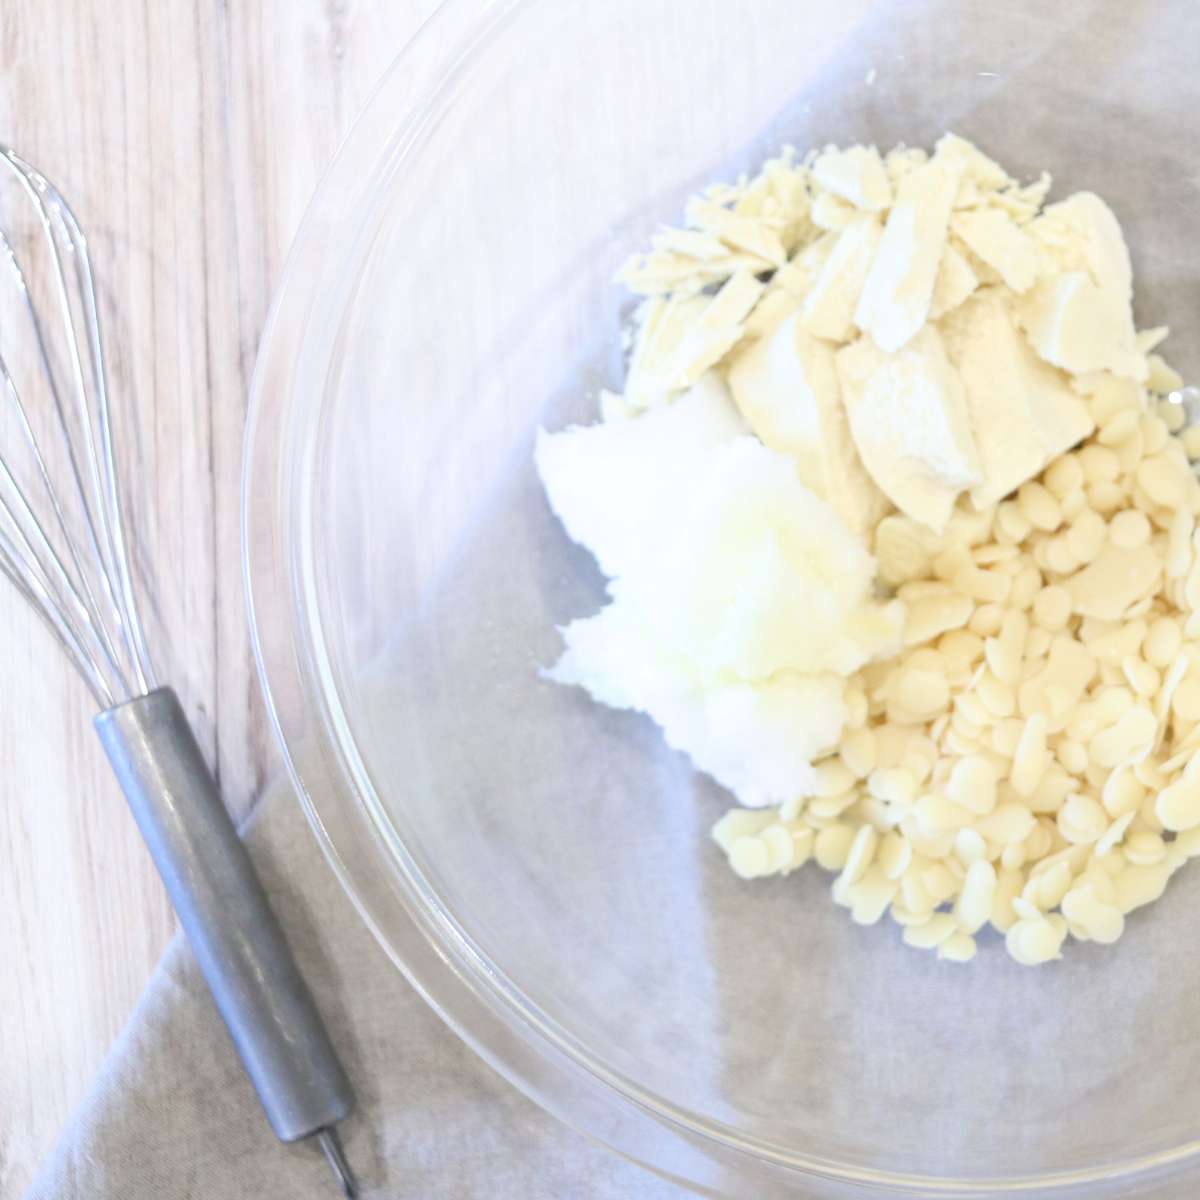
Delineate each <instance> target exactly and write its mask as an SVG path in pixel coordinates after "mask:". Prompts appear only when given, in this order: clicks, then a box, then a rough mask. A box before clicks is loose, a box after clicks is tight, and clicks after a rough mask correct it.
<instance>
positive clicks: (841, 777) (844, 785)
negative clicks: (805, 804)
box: [813, 758, 854, 797]
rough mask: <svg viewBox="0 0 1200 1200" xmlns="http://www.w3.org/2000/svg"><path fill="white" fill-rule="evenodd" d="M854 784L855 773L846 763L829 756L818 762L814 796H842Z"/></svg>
mask: <svg viewBox="0 0 1200 1200" xmlns="http://www.w3.org/2000/svg"><path fill="white" fill-rule="evenodd" d="M853 786H854V774H853V772H851V770H850V768H849V767H847V766H846V764H845V763H843V762H840V761H839V760H838V759H836V758H827V759H826V760H825V761H824V762H822V763H818V764H817V769H816V782H815V783H814V785H813V795H814V796H821V797H825V796H840V795H842V794H843V793H844V792H847V791H849V790H850V789H851V788H852V787H853Z"/></svg>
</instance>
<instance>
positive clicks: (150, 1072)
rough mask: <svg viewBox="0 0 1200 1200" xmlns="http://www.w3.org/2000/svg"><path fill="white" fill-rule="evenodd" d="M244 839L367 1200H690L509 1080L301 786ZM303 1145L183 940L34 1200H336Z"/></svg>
mask: <svg viewBox="0 0 1200 1200" xmlns="http://www.w3.org/2000/svg"><path fill="white" fill-rule="evenodd" d="M246 841H247V844H248V845H249V848H250V852H251V855H252V856H253V858H254V860H255V863H256V865H257V867H258V869H259V872H260V874H261V876H262V880H263V884H264V886H265V887H266V889H267V891H268V892H269V894H270V896H271V900H272V903H273V904H274V905H275V909H276V911H277V913H278V914H279V917H280V920H281V921H282V923H283V925H284V928H285V930H286V933H287V937H288V940H289V942H290V943H291V946H292V948H293V950H294V951H295V954H296V957H297V959H298V961H299V963H300V967H301V970H302V971H303V972H304V975H305V977H306V978H307V979H308V981H309V984H310V986H311V987H312V989H313V991H314V993H315V995H316V998H317V1002H318V1004H319V1006H320V1009H321V1012H322V1013H323V1014H324V1016H325V1019H326V1021H327V1022H328V1024H329V1026H330V1031H331V1034H332V1036H333V1040H334V1042H335V1043H336V1045H337V1048H338V1051H339V1053H340V1054H341V1055H342V1057H343V1061H344V1062H345V1064H346V1067H347V1070H348V1071H349V1073H350V1076H351V1079H352V1081H353V1083H354V1087H355V1090H356V1093H357V1096H358V1108H357V1111H356V1112H355V1114H354V1115H353V1116H352V1117H351V1119H350V1120H349V1121H347V1122H345V1123H344V1125H343V1126H342V1136H343V1138H344V1140H345V1143H346V1151H347V1155H348V1157H349V1159H350V1161H351V1162H352V1163H353V1165H354V1167H355V1169H356V1171H357V1173H358V1175H359V1180H360V1184H361V1187H362V1195H363V1197H364V1198H366V1200H370V1198H376V1200H382V1198H384V1197H387V1198H388V1200H393V1198H398V1200H408V1198H410V1197H412V1198H417V1197H420V1198H421V1200H433V1198H437V1200H460V1198H461V1200H474V1198H475V1197H487V1198H489V1200H496V1198H501V1197H513V1198H519V1200H564V1198H566V1197H596V1198H597V1200H607V1198H609V1197H612V1198H614V1200H616V1198H618V1197H619V1198H620V1200H680V1198H681V1197H683V1196H685V1194H686V1193H685V1192H683V1191H682V1190H681V1189H679V1188H678V1187H675V1186H674V1185H672V1184H669V1183H666V1182H663V1181H662V1180H659V1179H657V1178H655V1177H654V1176H652V1175H650V1174H649V1173H647V1172H645V1171H642V1170H641V1169H640V1168H638V1167H635V1166H633V1165H632V1164H630V1163H627V1162H625V1161H624V1160H623V1159H621V1158H619V1157H618V1156H617V1155H615V1154H612V1153H610V1152H609V1151H607V1150H605V1149H604V1148H603V1147H601V1146H598V1145H596V1144H594V1143H592V1142H591V1141H589V1140H588V1139H586V1138H584V1137H583V1136H582V1135H580V1134H577V1133H575V1132H574V1131H573V1130H571V1129H568V1128H567V1127H566V1126H564V1125H562V1124H560V1123H559V1122H558V1121H556V1120H555V1119H554V1118H553V1117H551V1116H549V1115H548V1114H547V1113H545V1112H543V1111H542V1110H541V1109H539V1108H538V1107H537V1106H535V1105H534V1104H533V1103H532V1102H531V1101H529V1100H527V1099H526V1098H525V1097H524V1096H523V1095H521V1094H520V1093H519V1092H517V1091H516V1089H514V1088H513V1087H512V1086H510V1085H509V1084H508V1083H507V1082H506V1081H505V1080H503V1079H502V1078H500V1077H499V1076H498V1075H496V1074H495V1073H494V1072H493V1071H492V1070H491V1068H489V1067H488V1066H486V1065H485V1064H484V1063H483V1062H482V1061H481V1060H480V1059H478V1058H477V1057H476V1056H475V1055H474V1053H473V1052H472V1051H471V1050H469V1049H468V1048H467V1047H466V1046H465V1045H464V1044H463V1043H462V1042H461V1041H460V1040H459V1039H458V1038H457V1037H456V1036H455V1035H454V1034H453V1033H452V1032H451V1031H450V1030H449V1029H447V1028H446V1026H444V1025H443V1024H442V1022H441V1020H440V1019H439V1018H438V1017H437V1016H436V1015H435V1014H434V1012H433V1011H432V1010H431V1009H430V1008H428V1006H427V1005H426V1004H425V1003H424V1001H423V1000H421V998H420V997H419V996H418V995H417V994H416V993H415V992H414V991H413V990H412V988H411V987H410V986H409V985H408V983H407V982H406V980H405V979H404V977H403V976H402V975H401V974H400V973H399V971H397V970H396V968H395V967H394V966H393V964H392V963H391V962H390V960H389V959H388V958H387V956H386V955H385V954H384V953H383V951H382V950H381V949H380V947H379V946H378V945H377V944H376V943H375V941H374V939H373V938H372V937H371V935H370V933H369V932H368V931H367V929H366V927H365V926H364V925H363V923H362V921H361V920H360V919H359V917H358V914H357V913H356V911H355V910H354V907H353V905H352V904H351V903H350V901H349V900H348V898H347V897H346V896H345V895H344V894H343V893H342V891H341V889H340V887H339V885H338V883H337V880H336V879H335V877H334V874H333V872H332V871H331V870H330V869H329V868H328V866H327V865H326V863H325V861H324V859H323V857H322V854H321V851H320V848H319V846H318V845H317V843H316V840H315V838H314V837H313V836H312V834H311V832H310V831H309V829H308V826H307V824H306V822H305V819H304V815H303V812H302V811H301V808H300V805H299V804H298V802H297V801H296V799H295V796H294V794H293V793H292V790H291V787H290V784H288V783H286V782H281V783H277V784H276V785H275V786H274V787H273V788H271V789H270V790H269V791H268V793H267V795H266V796H265V797H264V798H263V800H262V803H261V804H260V806H259V809H258V811H257V813H256V814H255V816H254V818H253V820H252V822H251V824H250V827H249V828H248V830H247V831H246ZM338 1194H339V1193H338V1191H337V1188H336V1185H335V1184H334V1182H333V1178H332V1175H331V1174H330V1171H329V1168H328V1166H327V1165H326V1164H325V1162H324V1160H323V1159H322V1158H321V1156H320V1154H319V1153H318V1152H317V1150H316V1149H315V1148H314V1147H312V1146H308V1145H297V1146H282V1145H280V1144H279V1143H278V1142H277V1141H276V1140H275V1138H274V1136H273V1135H272V1133H271V1130H270V1127H269V1126H268V1124H267V1121H266V1118H265V1116H264V1115H263V1113H262V1110H261V1109H260V1108H259V1105H258V1101H257V1099H256V1097H255V1095H254V1092H253V1089H252V1088H251V1086H250V1084H249V1082H248V1081H247V1080H246V1077H245V1075H244V1074H243V1073H242V1069H241V1066H240V1064H239V1062H238V1059H237V1055H236V1054H235V1052H234V1049H233V1046H232V1043H231V1042H230V1041H229V1037H228V1035H227V1033H226V1032H225V1028H224V1026H223V1025H222V1023H221V1020H220V1018H219V1016H218V1015H217V1012H216V1009H215V1008H214V1007H213V1004H212V1001H211V1000H210V998H209V996H208V992H207V990H206V989H205V986H204V981H203V979H202V978H201V976H200V973H199V970H198V968H197V967H196V964H195V962H194V960H193V959H192V956H191V952H190V951H189V949H188V946H187V943H186V942H185V941H184V940H183V938H182V935H177V936H176V938H175V940H174V941H173V942H172V943H171V945H170V947H169V948H168V950H167V952H166V954H165V955H164V956H163V959H162V962H161V963H160V964H159V966H158V968H157V970H156V971H155V973H154V976H153V977H152V979H151V981H150V983H149V985H148V986H147V988H146V991H145V993H144V994H143V996H142V998H141V1000H140V1002H139V1003H138V1006H137V1008H136V1009H135V1011H134V1013H133V1015H132V1017H131V1018H130V1021H129V1023H128V1025H127V1026H126V1028H125V1030H124V1031H123V1033H122V1034H121V1036H120V1038H119V1039H118V1041H117V1043H116V1045H115V1046H114V1047H113V1049H112V1051H111V1053H110V1054H109V1057H108V1059H107V1061H106V1063H105V1065H104V1067H103V1068H102V1070H101V1072H100V1074H99V1076H98V1078H97V1079H96V1082H95V1084H94V1085H93V1087H92V1089H91V1092H90V1093H89V1096H88V1098H87V1099H86V1100H85V1102H84V1103H83V1105H82V1107H81V1108H80V1110H79V1112H78V1113H77V1114H76V1115H75V1116H74V1118H73V1119H72V1120H71V1122H70V1123H69V1125H68V1126H67V1128H66V1129H65V1130H64V1132H63V1134H62V1136H61V1139H60V1141H59V1143H58V1146H57V1147H56V1148H55V1150H54V1151H53V1153H52V1154H51V1156H50V1158H49V1159H48V1160H47V1162H46V1163H45V1164H44V1166H43V1168H42V1170H41V1172H40V1173H39V1175H38V1177H37V1179H36V1180H35V1181H34V1183H33V1185H32V1187H31V1189H30V1190H29V1192H28V1193H27V1197H26V1200H201V1198H203V1200H235V1198H236V1200H247V1198H251V1197H252V1198H254V1200H275V1198H276V1197H278V1198H280V1200H284V1198H286V1200H305V1198H307V1197H312V1198H313V1200H334V1197H336V1196H337V1195H338Z"/></svg>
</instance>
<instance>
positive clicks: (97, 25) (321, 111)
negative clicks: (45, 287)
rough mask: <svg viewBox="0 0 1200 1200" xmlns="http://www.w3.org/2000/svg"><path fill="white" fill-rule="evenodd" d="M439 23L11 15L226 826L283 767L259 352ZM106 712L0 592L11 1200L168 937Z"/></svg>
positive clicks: (168, 672)
mask: <svg viewBox="0 0 1200 1200" xmlns="http://www.w3.org/2000/svg"><path fill="white" fill-rule="evenodd" d="M435 7H436V2H435V0H245V2H241V3H232V4H231V3H229V2H228V0H106V2H105V3H80V2H79V0H3V3H2V4H0V141H3V142H6V143H8V144H10V145H12V146H14V147H15V148H16V149H18V150H19V151H20V152H21V153H22V154H23V155H24V156H26V157H27V158H29V159H30V160H32V161H33V162H34V163H35V164H37V165H38V166H40V167H41V168H42V169H43V170H44V171H45V172H46V173H47V174H48V175H49V176H50V177H51V178H52V179H54V180H55V181H56V182H57V183H58V184H59V186H60V187H61V188H62V190H63V191H64V192H65V193H66V195H67V197H68V198H69V199H70V200H71V201H72V203H73V206H74V207H75V209H76V212H77V214H78V215H79V217H80V218H81V221H82V223H83V225H84V227H85V229H86V231H87V232H88V233H89V236H90V241H91V244H92V247H93V254H94V257H95V259H96V263H97V268H98V272H99V276H100V283H101V287H102V291H103V300H104V304H105V310H106V311H105V315H106V317H107V327H106V333H107V338H108V350H109V355H110V369H111V374H112V383H113V386H114V390H115V391H116V392H117V393H119V394H120V395H121V396H122V397H123V398H125V399H126V400H127V401H129V402H130V403H131V404H132V406H133V407H134V408H135V409H136V412H137V419H138V421H139V422H140V430H141V432H140V444H139V445H137V446H135V447H134V452H133V453H131V454H129V455H127V458H131V459H132V460H133V461H132V462H127V464H126V465H127V467H129V468H130V469H131V470H132V471H133V472H134V473H135V483H134V496H135V500H136V501H137V503H138V511H137V513H136V514H135V523H136V524H137V526H138V529H139V540H140V543H141V553H142V555H143V556H144V557H145V558H146V559H148V560H149V561H150V562H151V563H153V564H154V570H155V574H156V581H157V588H156V591H157V606H156V607H157V611H156V612H155V613H154V614H153V616H152V618H151V632H152V634H153V635H154V642H155V648H156V649H157V659H158V662H159V665H160V669H161V670H162V673H163V674H164V675H165V676H167V677H168V678H169V679H170V680H171V681H172V682H173V683H174V685H175V687H176V688H177V690H178V691H179V692H180V694H181V696H182V698H183V700H184V703H185V705H186V707H187V708H188V710H189V712H190V713H191V714H192V715H193V716H194V717H195V718H196V721H197V725H198V728H199V730H200V733H201V737H202V741H203V742H204V744H205V747H206V749H207V750H208V752H209V754H210V757H211V759H212V761H213V762H214V763H215V764H216V766H217V770H218V772H219V776H220V782H221V784H222V787H223V789H224V791H225V795H226V797H227V799H228V801H229V802H230V804H231V806H233V807H235V808H236V809H237V810H238V811H239V812H244V811H245V809H246V807H247V806H248V804H249V803H250V802H251V800H252V799H253V797H254V796H255V795H256V794H257V793H258V791H259V790H260V788H261V786H262V784H263V782H264V780H265V778H266V777H267V776H268V775H269V774H270V773H271V772H272V771H273V770H275V769H276V766H277V756H276V753H275V751H274V748H273V746H272V745H271V742H270V737H269V733H268V730H267V727H266V722H265V718H264V713H263V706H262V703H261V700H260V698H259V695H258V685H257V681H256V679H255V678H254V675H253V670H252V664H251V659H250V650H249V643H248V638H247V633H246V628H245V618H244V609H243V603H242V580H241V570H240V565H239V535H238V477H239V472H240V468H241V454H242V426H243V421H244V417H245V412H246V401H247V391H248V387H249V380H250V374H251V371H252V369H253V365H254V357H255V352H256V349H257V346H258V339H259V333H260V331H261V329H262V325H263V320H264V317H265V315H266V312H267V307H268V304H269V302H270V297H271V293H272V290H273V288H274V286H275V283H276V281H277V280H278V277H279V274H280V269H281V266H282V263H283V259H284V255H285V253H286V251H287V247H288V244H289V242H290V241H291V239H292V236H293V234H294V232H295V229H296V226H297V224H298V222H299V219H300V217H301V215H302V213H303V210H304V206H305V204H306V202H307V199H308V197H309V195H310V193H311V191H312V189H313V187H314V186H315V184H316V182H317V180H318V178H319V177H320V174H321V172H322V171H323V169H324V167H325V166H326V164H327V163H328V161H329V159H330V157H331V156H332V154H333V152H334V150H335V149H336V146H337V143H338V141H339V139H340V138H341V136H342V135H343V134H344V132H345V131H346V129H347V128H348V126H349V124H350V122H351V120H352V119H353V116H354V114H355V112H356V111H357V109H358V107H359V105H360V104H361V103H362V102H363V100H364V99H365V98H366V96H367V95H368V94H369V92H370V90H371V89H372V87H373V86H374V83H375V81H376V80H377V78H378V77H379V75H380V74H381V73H382V72H383V70H384V69H385V68H386V66H387V65H388V63H389V62H390V61H391V59H392V58H393V57H394V56H395V54H396V53H397V52H398V51H399V50H400V49H401V48H402V47H403V45H404V43H405V42H406V41H407V40H408V38H409V37H410V36H411V35H412V33H413V32H414V31H415V29H416V28H417V26H418V25H419V23H420V22H421V21H422V20H423V19H424V18H425V17H426V16H427V15H428V14H429V13H430V12H431V11H432V10H433V9H434V8H435ZM91 716H92V705H91V703H90V699H89V696H88V694H87V693H86V691H85V689H84V688H83V686H82V685H81V684H79V683H78V682H77V681H76V680H75V679H74V677H73V676H72V675H71V674H70V672H69V670H68V668H67V667H66V666H65V665H64V664H63V662H62V661H61V660H60V658H59V656H58V653H57V651H56V649H55V647H54V645H53V644H52V643H51V641H50V640H49V638H48V637H47V635H46V634H45V633H44V631H43V630H42V628H41V626H40V625H39V624H38V623H37V622H36V621H35V619H34V618H32V617H31V616H30V615H29V614H28V613H27V612H26V611H25V610H24V609H23V607H22V606H21V604H20V602H19V601H18V600H17V599H16V598H15V597H14V596H13V595H12V594H11V593H10V591H9V590H8V589H7V588H6V587H5V588H0V1197H4V1198H6V1200H7V1198H10V1197H17V1196H19V1195H20V1194H21V1193H22V1192H23V1191H24V1189H25V1186H26V1185H27V1183H28V1182H29V1180H30V1178H31V1176H32V1174H33V1172H34V1170H35V1169H36V1166H37V1164H38V1162H39V1161H40V1160H41V1158H42V1157H43V1156H44V1155H45V1153H46V1152H47V1150H48V1149H49V1147H50V1145H51V1144H52V1142H53V1140H54V1138H55V1135H56V1133H57V1131H58V1130H59V1128H60V1127H61V1125H62V1123H63V1122H64V1120H65V1119H66V1118H67V1116H68V1115H69V1113H70V1112H71V1110H72V1108H73V1107H74V1106H75V1105H76V1104H77V1103H78V1101H79V1100H80V1099H81V1097H82V1096H83V1095H84V1093H85V1091H86V1089H87V1085H88V1081H89V1079H90V1078H91V1076H92V1074H93V1073H94V1072H95V1070H96V1068H97V1067H98V1066H99V1064H100V1062H101V1060H102V1058H103V1056H104V1054H105V1051H106V1050H107V1048H108V1046H109V1044H110V1043H111V1041H112V1039H113V1037H114V1036H115V1035H116V1033H117V1032H118V1031H119V1029H120V1028H121V1026H122V1024H123V1023H124V1021H125V1020H126V1018H127V1017H128V1015H129V1012H130V1010H131V1008H132V1006H133V1004H134V1002H135V1000H136V998H137V996H138V993H139V992H140V990H141V988H142V986H143V984H144V982H145V980H146V978H147V976H148V974H149V972H150V971H151V969H152V967H153V965H154V962H155V960H156V959H157V957H158V955H159V953H160V951H161V950H162V948H163V946H164V944H165V942H166V941H167V939H168V937H169V936H170V933H171V930H172V926H173V921H172V916H171V912H170V910H169V907H168V905H167V903H166V901H165V899H164V896H163V893H162V890H161V887H160V885H159V882H158V879H157V877H156V875H155V873H154V869H153V867H152V865H151V863H150V861H149V858H148V856H147V855H146V853H145V851H144V849H143V847H142V845H141V843H140V841H139V839H138V835H137V831H136V829H135V828H134V825H133V822H132V820H131V818H130V817H129V815H128V814H127V812H126V810H125V808H124V804H123V801H122V799H121V796H120V794H119V792H118V790H117V788H116V786H115V784H114V783H113V781H112V779H111V777H110V776H109V774H108V771H107V767H106V765H105V764H104V762H103V759H102V756H101V752H100V747H99V745H98V743H97V742H96V740H95V738H94V735H93V734H92V731H91V727H90V720H91Z"/></svg>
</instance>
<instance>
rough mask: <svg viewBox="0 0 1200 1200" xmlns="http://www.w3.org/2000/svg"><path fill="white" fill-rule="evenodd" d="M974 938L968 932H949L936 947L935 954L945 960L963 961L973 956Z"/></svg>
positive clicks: (969, 959) (968, 960)
mask: <svg viewBox="0 0 1200 1200" xmlns="http://www.w3.org/2000/svg"><path fill="white" fill-rule="evenodd" d="M975 950H976V943H975V939H974V938H973V937H972V936H971V935H970V934H969V933H954V934H951V935H950V936H949V937H948V938H947V939H946V940H945V941H944V942H941V943H940V944H939V945H938V948H937V956H938V958H940V959H943V960H944V961H945V962H955V963H965V962H970V961H971V959H973V958H974V957H975Z"/></svg>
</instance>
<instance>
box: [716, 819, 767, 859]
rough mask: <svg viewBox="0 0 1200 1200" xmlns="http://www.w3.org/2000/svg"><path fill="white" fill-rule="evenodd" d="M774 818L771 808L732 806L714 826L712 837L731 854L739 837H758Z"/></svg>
mask: <svg viewBox="0 0 1200 1200" xmlns="http://www.w3.org/2000/svg"><path fill="white" fill-rule="evenodd" d="M774 819H775V817H774V814H773V813H772V812H771V810H770V809H769V808H731V809H730V810H729V811H728V812H727V813H726V814H725V815H724V816H723V817H722V818H721V819H720V820H719V821H718V822H717V823H716V824H715V825H714V826H713V827H712V839H713V841H714V842H716V843H717V845H718V846H720V847H721V849H722V850H724V851H725V853H726V854H729V853H730V852H731V851H732V850H733V845H734V843H735V842H736V841H738V839H739V838H753V837H757V836H758V835H759V834H760V833H761V832H762V831H763V830H764V829H766V828H767V826H768V825H770V824H771V823H772V821H774Z"/></svg>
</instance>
